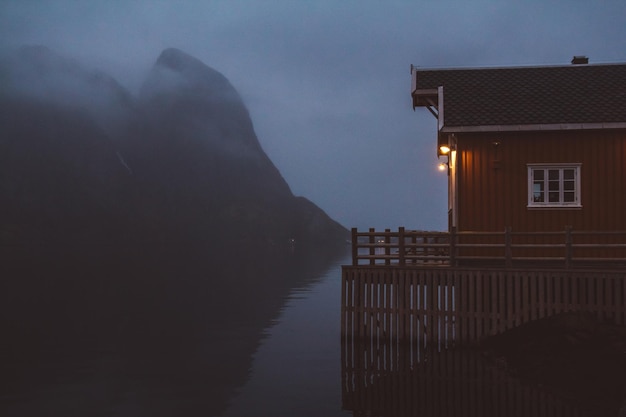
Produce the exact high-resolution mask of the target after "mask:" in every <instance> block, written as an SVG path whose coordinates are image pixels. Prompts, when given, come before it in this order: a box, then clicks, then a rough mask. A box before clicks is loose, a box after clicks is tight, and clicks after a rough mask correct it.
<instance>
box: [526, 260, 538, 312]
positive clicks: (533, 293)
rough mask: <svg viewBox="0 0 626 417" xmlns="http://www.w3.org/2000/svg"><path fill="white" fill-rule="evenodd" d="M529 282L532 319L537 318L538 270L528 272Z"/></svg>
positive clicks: (529, 307) (529, 306)
mask: <svg viewBox="0 0 626 417" xmlns="http://www.w3.org/2000/svg"><path fill="white" fill-rule="evenodd" d="M528 280H529V281H530V282H529V305H528V309H529V310H530V320H536V319H537V305H538V301H537V271H532V272H529V273H528Z"/></svg>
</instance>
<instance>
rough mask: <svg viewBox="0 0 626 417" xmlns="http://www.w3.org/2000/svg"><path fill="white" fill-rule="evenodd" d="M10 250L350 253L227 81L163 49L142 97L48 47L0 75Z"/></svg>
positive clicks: (0, 167) (7, 62)
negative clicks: (293, 183)
mask: <svg viewBox="0 0 626 417" xmlns="http://www.w3.org/2000/svg"><path fill="white" fill-rule="evenodd" d="M0 128H1V129H2V132H3V135H2V136H1V137H0V215H1V218H0V240H1V241H2V242H3V243H5V244H7V243H8V244H16V245H20V244H32V243H37V244H56V243H60V242H62V243H68V244H75V243H79V244H81V245H89V244H103V243H106V244H121V243H125V242H132V243H155V242H157V243H188V244H213V243H215V242H220V243H225V244H228V243H235V244H251V245H265V246H283V245H289V244H291V242H293V241H294V240H295V242H297V244H304V245H315V246H327V245H335V244H342V243H343V242H344V241H345V239H346V237H347V231H346V229H345V228H343V227H342V226H341V225H339V224H338V223H336V222H335V221H333V220H332V219H330V218H329V217H328V216H327V215H326V214H325V213H324V212H323V211H322V210H321V209H320V208H318V207H317V206H315V205H314V204H313V203H311V202H310V201H308V200H306V199H305V198H302V197H296V196H294V195H293V194H292V192H291V190H290V189H289V186H288V185H287V183H286V181H285V180H284V179H283V178H282V176H281V175H280V172H279V171H278V170H277V169H276V167H275V166H274V164H273V163H272V162H271V161H270V159H269V158H268V156H267V155H266V154H265V152H264V151H263V149H262V148H261V145H260V144H259V141H258V139H257V137H256V134H255V132H254V128H253V124H252V121H251V119H250V116H249V113H248V110H247V109H246V106H245V104H244V103H243V101H242V100H241V97H240V96H239V94H238V93H237V91H236V90H235V88H234V87H233V86H232V85H231V84H230V82H229V81H228V80H227V79H226V78H225V77H224V76H223V75H222V74H220V73H219V72H218V71H216V70H214V69H212V68H210V67H208V66H207V65H205V64H204V63H202V62H201V61H199V60H197V59H196V58H194V57H191V56H189V55H187V54H185V53H184V52H182V51H180V50H177V49H167V50H165V51H163V53H162V54H161V55H160V56H159V58H158V59H157V61H156V63H155V64H154V66H153V68H152V70H151V71H150V72H149V74H148V76H147V78H146V80H145V82H144V84H143V86H142V88H141V90H140V93H139V96H138V97H133V96H132V94H130V93H129V92H128V91H127V90H126V89H125V88H124V87H122V86H121V85H120V84H119V83H118V82H117V81H116V80H114V79H113V78H112V77H110V76H108V75H107V74H104V73H102V72H97V71H92V70H87V69H85V68H84V67H83V66H82V65H81V64H80V63H78V62H76V61H73V60H70V59H66V58H63V57H60V56H58V55H56V54H54V53H53V52H51V51H50V50H48V49H47V48H44V47H24V48H22V49H20V50H18V51H16V52H14V53H11V54H8V55H6V56H4V57H3V58H2V60H1V61H0Z"/></svg>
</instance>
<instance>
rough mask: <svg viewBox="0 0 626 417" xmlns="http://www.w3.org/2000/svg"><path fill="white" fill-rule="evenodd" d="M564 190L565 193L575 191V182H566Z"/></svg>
mask: <svg viewBox="0 0 626 417" xmlns="http://www.w3.org/2000/svg"><path fill="white" fill-rule="evenodd" d="M563 189H564V190H565V191H574V181H565V182H564V183H563Z"/></svg>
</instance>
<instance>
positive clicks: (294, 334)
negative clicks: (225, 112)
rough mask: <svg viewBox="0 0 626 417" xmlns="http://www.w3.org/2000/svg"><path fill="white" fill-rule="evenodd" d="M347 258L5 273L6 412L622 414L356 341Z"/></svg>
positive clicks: (491, 367) (169, 259)
mask: <svg viewBox="0 0 626 417" xmlns="http://www.w3.org/2000/svg"><path fill="white" fill-rule="evenodd" d="M231 255H232V254H231ZM55 259H56V258H55ZM111 259H114V261H111ZM345 263H348V259H347V258H345V257H334V258H329V257H327V256H309V255H308V254H307V255H306V256H302V255H298V254H295V255H294V254H290V255H287V256H284V255H283V254H280V256H277V257H272V256H269V257H267V256H256V255H254V254H237V255H236V256H234V257H232V256H230V255H224V256H219V257H218V256H213V257H207V256H206V254H205V253H194V254H189V253H186V252H184V251H183V252H179V253H177V254H176V255H175V256H173V255H172V254H171V253H170V251H168V250H165V251H160V252H158V253H150V254H148V255H146V254H142V255H141V256H137V255H136V254H130V255H129V254H122V255H120V254H116V256H114V257H112V258H111V257H106V256H105V257H95V258H94V257H92V258H89V259H88V260H86V261H84V262H79V261H78V260H76V259H74V258H73V260H71V261H70V260H68V259H65V260H64V261H63V262H56V261H55V262H44V263H41V262H17V263H13V264H12V267H11V268H6V263H3V267H4V269H3V270H2V272H3V274H2V277H3V278H4V279H3V280H2V281H1V283H0V284H1V285H2V287H1V288H0V290H1V291H0V312H1V314H0V320H1V323H0V325H1V328H2V329H3V338H2V343H1V344H0V415H1V416H16V417H21V416H205V417H207V416H208V417H211V416H215V417H246V416H294V417H295V416H331V417H332V416H381V417H382V416H385V417H399V416H413V415H419V416H442V417H444V416H446V417H451V416H475V417H487V416H509V415H511V416H545V417H550V416H587V415H606V416H612V415H618V409H619V408H620V403H619V393H618V395H616V396H615V395H614V396H613V397H610V398H608V397H607V398H606V399H602V398H601V399H597V398H585V392H589V390H587V389H585V388H584V386H583V385H581V386H582V387H583V389H579V390H578V391H572V390H571V389H570V390H567V389H559V388H560V387H558V386H557V387H555V386H550V385H549V384H546V385H545V386H543V385H540V384H538V383H537V382H536V381H522V380H519V379H517V378H514V377H512V376H511V375H510V373H508V372H506V370H505V369H504V368H503V367H502V364H499V363H495V362H494V361H491V360H487V359H486V358H485V357H484V356H483V355H482V354H481V353H480V352H477V351H471V350H455V349H445V350H441V351H420V352H418V353H417V354H416V352H414V351H407V350H406V349H405V348H404V347H403V346H401V345H397V344H385V343H382V342H380V341H368V342H365V343H362V342H355V341H347V342H344V343H342V342H341V338H340V312H341V305H340V301H341V300H340V293H341V267H340V266H341V265H342V264H345ZM5 277H8V278H5ZM548 382H549V381H548ZM582 383H586V384H597V382H593V381H586V382H585V381H581V384H582ZM574 385H576V384H574ZM579 385H580V384H579ZM572 392H574V393H577V395H572ZM615 398H617V402H615V401H613V400H614V399H615ZM609 400H611V401H613V402H610V401H609ZM598 413H600V414H598Z"/></svg>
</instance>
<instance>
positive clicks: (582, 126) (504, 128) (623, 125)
mask: <svg viewBox="0 0 626 417" xmlns="http://www.w3.org/2000/svg"><path fill="white" fill-rule="evenodd" d="M600 129H626V122H606V123H603V122H601V123H549V124H525V125H522V124H520V125H480V126H443V127H442V128H441V129H440V131H441V132H442V133H470V132H522V131H542V130H600Z"/></svg>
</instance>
